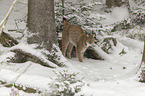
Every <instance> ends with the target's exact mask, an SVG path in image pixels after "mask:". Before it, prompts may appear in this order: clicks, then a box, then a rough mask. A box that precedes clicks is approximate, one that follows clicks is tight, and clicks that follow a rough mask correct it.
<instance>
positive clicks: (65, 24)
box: [63, 17, 68, 26]
mask: <svg viewBox="0 0 145 96" xmlns="http://www.w3.org/2000/svg"><path fill="white" fill-rule="evenodd" d="M63 22H64V26H67V25H68V22H67V19H66V18H64V17H63Z"/></svg>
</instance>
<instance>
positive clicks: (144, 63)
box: [140, 36, 145, 83]
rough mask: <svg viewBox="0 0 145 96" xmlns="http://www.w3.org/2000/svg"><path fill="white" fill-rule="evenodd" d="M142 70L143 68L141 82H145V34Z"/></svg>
mask: <svg viewBox="0 0 145 96" xmlns="http://www.w3.org/2000/svg"><path fill="white" fill-rule="evenodd" d="M141 63H142V64H141V65H142V67H141V68H142V70H141V77H140V82H144V83H145V36H144V49H143V55H142V61H141Z"/></svg>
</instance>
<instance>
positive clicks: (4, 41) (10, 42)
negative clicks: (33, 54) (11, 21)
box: [0, 32, 18, 47]
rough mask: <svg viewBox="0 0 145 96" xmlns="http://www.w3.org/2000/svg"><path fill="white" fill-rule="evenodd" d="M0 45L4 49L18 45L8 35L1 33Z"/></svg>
mask: <svg viewBox="0 0 145 96" xmlns="http://www.w3.org/2000/svg"><path fill="white" fill-rule="evenodd" d="M0 43H1V44H2V45H3V46H4V47H12V46H15V45H17V44H18V41H17V40H15V39H14V38H13V37H11V36H10V35H9V34H7V33H5V32H2V33H1V34H0Z"/></svg>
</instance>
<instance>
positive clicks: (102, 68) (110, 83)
mask: <svg viewBox="0 0 145 96" xmlns="http://www.w3.org/2000/svg"><path fill="white" fill-rule="evenodd" d="M12 2H13V0H0V13H1V14H0V21H1V20H2V19H3V18H4V16H5V15H6V13H7V12H8V9H9V7H10V6H11V4H12ZM117 12H119V13H120V12H122V13H121V14H122V15H121V16H120V15H118V13H117ZM26 14H27V3H26V0H19V2H18V3H17V4H16V7H15V8H14V10H13V12H12V14H11V15H10V18H9V20H8V23H7V25H6V29H5V30H9V29H16V24H15V21H14V19H25V17H26ZM105 16H107V19H106V20H105V21H102V23H104V24H111V23H112V24H113V23H114V22H118V21H119V20H122V19H124V18H127V17H128V12H127V11H126V9H125V8H122V9H120V8H116V9H114V11H113V13H110V14H109V13H108V14H106V15H105ZM18 24H19V28H20V29H24V28H25V23H24V22H21V23H18ZM9 34H11V35H12V36H14V37H15V36H16V37H17V34H16V33H13V32H11V33H9ZM113 37H115V38H116V39H117V41H118V44H117V46H116V47H113V51H112V52H111V54H110V55H107V54H104V53H103V51H102V50H101V49H100V47H97V46H96V47H95V48H96V50H97V51H98V53H101V54H102V55H103V57H105V60H104V61H100V60H93V59H88V58H84V62H83V63H80V62H79V61H78V60H77V58H72V59H65V58H64V57H62V58H64V59H63V60H64V61H65V63H66V65H67V67H65V68H56V69H51V68H47V67H43V66H41V65H39V64H36V63H32V62H26V63H24V64H11V63H10V64H7V63H6V62H5V61H6V60H5V57H9V56H10V55H12V56H13V55H14V54H13V53H11V52H9V51H8V50H9V49H7V48H4V47H3V46H2V45H0V80H5V81H7V82H10V83H13V82H14V81H16V83H17V84H22V85H25V86H26V87H27V86H28V87H32V88H36V89H39V90H41V91H44V90H49V89H50V88H49V86H48V84H49V83H50V81H51V79H50V78H53V77H55V73H54V72H53V71H56V72H59V71H63V70H66V69H68V71H69V72H79V77H84V79H83V80H84V82H85V86H84V87H82V91H81V92H80V93H79V94H84V96H145V91H144V89H145V84H143V83H140V82H138V81H139V78H138V76H139V73H138V74H136V72H138V67H139V65H140V63H141V58H142V50H143V42H141V41H138V40H133V39H129V38H127V37H125V36H120V35H118V34H113ZM20 42H21V43H20V44H19V45H17V46H18V47H19V48H22V45H23V46H24V44H25V43H24V44H23V42H22V41H20ZM27 46H28V45H27ZM28 47H29V46H28ZM30 47H31V46H30ZM122 49H124V50H125V52H126V54H124V55H119V53H120V52H121V51H122ZM28 50H29V51H31V50H30V48H28ZM36 54H37V52H36ZM38 54H39V52H38ZM27 68H28V69H27ZM25 69H27V71H26V72H25V73H24V74H23V75H21V76H20V78H19V79H18V80H16V77H17V76H19V74H21V73H23V72H24V71H25ZM10 93H11V88H5V87H3V86H2V85H1V86H0V96H10ZM19 94H20V96H41V95H39V94H37V93H36V94H28V93H25V92H23V91H19ZM79 94H77V95H78V96H79Z"/></svg>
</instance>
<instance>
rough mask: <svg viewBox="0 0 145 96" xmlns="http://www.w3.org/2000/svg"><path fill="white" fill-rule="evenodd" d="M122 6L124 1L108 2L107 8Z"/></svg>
mask: <svg viewBox="0 0 145 96" xmlns="http://www.w3.org/2000/svg"><path fill="white" fill-rule="evenodd" d="M121 5H122V0H106V6H107V7H108V8H111V7H112V6H117V7H120V6H121Z"/></svg>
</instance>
